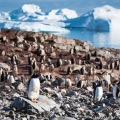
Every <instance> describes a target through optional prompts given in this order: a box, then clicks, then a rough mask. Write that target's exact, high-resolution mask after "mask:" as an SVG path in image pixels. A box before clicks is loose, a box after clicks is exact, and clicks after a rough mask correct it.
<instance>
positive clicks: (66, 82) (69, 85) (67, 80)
mask: <svg viewBox="0 0 120 120" xmlns="http://www.w3.org/2000/svg"><path fill="white" fill-rule="evenodd" d="M71 86H72V82H71V79H70V78H66V79H65V88H67V89H70V88H71Z"/></svg>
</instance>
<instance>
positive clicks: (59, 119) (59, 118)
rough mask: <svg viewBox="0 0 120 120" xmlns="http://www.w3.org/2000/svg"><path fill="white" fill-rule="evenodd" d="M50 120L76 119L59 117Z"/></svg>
mask: <svg viewBox="0 0 120 120" xmlns="http://www.w3.org/2000/svg"><path fill="white" fill-rule="evenodd" d="M51 120H76V119H75V118H71V117H65V116H60V117H55V118H52V119H51Z"/></svg>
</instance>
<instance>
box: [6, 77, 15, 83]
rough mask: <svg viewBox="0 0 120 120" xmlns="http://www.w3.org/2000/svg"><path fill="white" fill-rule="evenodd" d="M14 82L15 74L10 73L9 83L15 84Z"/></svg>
mask: <svg viewBox="0 0 120 120" xmlns="http://www.w3.org/2000/svg"><path fill="white" fill-rule="evenodd" d="M14 82H15V78H14V76H13V75H9V76H8V83H9V84H13V83H14Z"/></svg>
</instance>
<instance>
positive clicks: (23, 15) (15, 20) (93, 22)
mask: <svg viewBox="0 0 120 120" xmlns="http://www.w3.org/2000/svg"><path fill="white" fill-rule="evenodd" d="M119 21H120V9H115V8H113V7H111V6H108V5H105V6H102V7H97V8H94V9H93V10H91V11H89V12H87V13H85V14H83V15H81V16H78V15H77V13H76V11H74V10H70V9H67V8H64V9H55V10H50V11H48V12H46V13H44V12H43V11H42V10H41V9H40V7H39V6H37V5H34V4H24V5H23V6H21V7H20V8H18V9H17V10H13V11H9V12H3V11H2V12H0V28H2V29H18V30H26V31H34V32H52V33H69V32H70V31H69V30H68V29H67V28H74V27H80V28H81V27H82V28H87V29H93V30H98V31H99V30H100V31H109V30H120V27H119V26H120V22H119Z"/></svg>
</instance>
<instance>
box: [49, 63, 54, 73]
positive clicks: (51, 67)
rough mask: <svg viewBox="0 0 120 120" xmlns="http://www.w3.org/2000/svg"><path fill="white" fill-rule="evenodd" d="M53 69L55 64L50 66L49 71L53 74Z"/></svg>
mask: <svg viewBox="0 0 120 120" xmlns="http://www.w3.org/2000/svg"><path fill="white" fill-rule="evenodd" d="M53 69H54V65H53V64H51V65H50V66H49V71H50V72H52V71H53Z"/></svg>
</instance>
